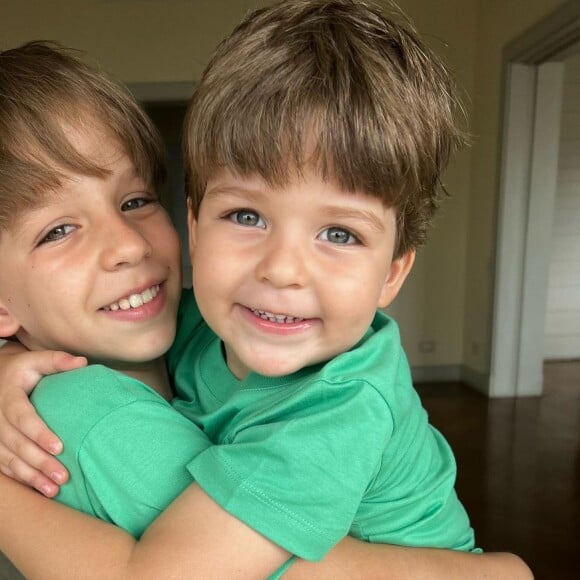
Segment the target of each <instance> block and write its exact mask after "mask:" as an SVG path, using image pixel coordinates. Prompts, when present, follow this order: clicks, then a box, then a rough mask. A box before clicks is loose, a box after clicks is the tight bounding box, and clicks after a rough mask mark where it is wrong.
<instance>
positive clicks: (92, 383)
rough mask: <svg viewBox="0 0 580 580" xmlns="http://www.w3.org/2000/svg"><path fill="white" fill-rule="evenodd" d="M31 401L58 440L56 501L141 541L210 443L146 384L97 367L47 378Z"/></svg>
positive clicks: (189, 478) (175, 495) (190, 478)
mask: <svg viewBox="0 0 580 580" xmlns="http://www.w3.org/2000/svg"><path fill="white" fill-rule="evenodd" d="M31 400H32V402H33V404H34V406H35V407H36V409H37V411H38V413H39V414H40V416H41V417H42V418H43V419H44V420H45V421H46V422H47V423H48V425H50V427H51V429H53V430H54V431H55V432H56V433H58V434H59V436H60V437H61V438H62V440H63V441H64V451H63V453H62V455H61V456H60V457H59V459H60V460H61V461H62V462H63V463H64V465H66V467H67V469H68V470H69V472H70V480H69V482H68V483H67V484H65V485H63V486H61V489H60V492H59V494H58V496H57V499H58V501H60V502H61V503H64V504H66V505H68V506H70V507H73V508H75V509H78V510H81V511H83V512H86V513H88V514H91V515H93V516H96V517H97V518H100V519H102V520H105V521H108V522H111V523H114V524H116V525H118V526H119V527H122V528H124V529H125V530H127V531H128V532H129V533H131V534H132V535H133V536H135V537H137V538H138V537H140V536H141V534H142V533H143V532H144V531H145V529H146V528H147V526H149V525H150V524H151V522H152V521H153V520H154V519H155V518H156V517H157V516H158V515H159V514H160V513H161V512H162V511H163V510H164V509H165V508H166V507H167V506H168V505H169V504H170V503H171V501H173V499H175V498H176V497H177V496H178V495H179V494H180V493H181V492H182V491H183V490H184V489H185V488H186V487H187V486H188V485H189V484H190V483H192V481H193V478H192V476H191V474H190V473H189V471H188V470H187V469H186V465H187V464H188V463H189V462H190V461H191V459H192V458H193V457H195V456H196V455H197V454H198V453H200V452H201V451H203V450H204V449H206V448H207V447H208V446H209V445H210V443H209V441H208V439H207V437H206V436H205V435H204V434H203V433H202V432H201V431H200V429H199V428H198V427H196V426H195V425H194V424H193V423H192V422H191V421H189V420H188V419H186V418H185V417H183V416H182V415H180V414H179V413H178V412H176V411H175V409H173V408H172V406H171V405H170V404H169V403H168V402H167V401H165V400H164V399H163V398H162V397H161V396H160V395H159V394H158V393H156V392H155V391H153V390H152V389H150V388H149V387H148V386H147V385H145V384H143V383H141V382H139V381H137V380H135V379H133V378H131V377H128V376H126V375H124V374H121V373H118V372H116V371H113V370H111V369H109V368H106V367H104V366H101V365H91V366H88V367H86V368H82V369H78V370H75V371H70V372H66V373H60V374H58V375H51V376H48V377H45V378H43V379H42V381H40V383H39V385H38V387H37V388H36V389H35V390H34V391H33V393H32V396H31Z"/></svg>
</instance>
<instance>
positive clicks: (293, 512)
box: [168, 293, 474, 560]
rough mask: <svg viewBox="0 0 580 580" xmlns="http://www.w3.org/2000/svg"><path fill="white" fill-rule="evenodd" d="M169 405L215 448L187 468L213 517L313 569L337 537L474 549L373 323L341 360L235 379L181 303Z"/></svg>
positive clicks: (407, 379)
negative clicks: (239, 524) (215, 512)
mask: <svg viewBox="0 0 580 580" xmlns="http://www.w3.org/2000/svg"><path fill="white" fill-rule="evenodd" d="M168 361H169V368H170V372H171V373H172V374H173V376H174V380H175V384H176V389H177V393H178V399H176V401H174V407H175V408H176V409H178V410H179V411H180V412H181V413H182V414H184V415H185V416H187V417H188V418H189V419H191V420H192V421H193V422H194V423H195V424H197V425H199V426H200V427H201V428H202V429H203V431H204V432H205V433H206V435H207V436H208V437H209V438H210V440H211V441H212V443H213V444H214V445H213V446H211V447H208V448H207V449H206V450H204V451H202V452H201V453H199V455H197V456H196V457H195V458H194V459H192V461H190V462H189V464H188V469H189V471H190V473H191V474H192V476H193V477H194V478H195V480H196V481H197V482H198V483H199V485H200V486H201V487H202V488H203V489H204V490H205V492H206V493H208V494H209V495H210V496H211V497H212V498H213V499H214V500H215V501H216V502H217V503H218V504H220V505H221V506H222V507H223V508H224V509H226V510H227V511H229V512H230V513H232V514H233V515H234V516H235V517H237V518H238V519H240V520H242V521H244V522H245V523H247V524H248V525H249V526H251V527H252V528H254V529H256V530H257V531H258V532H260V533H262V534H263V535H264V536H266V537H268V538H269V539H271V540H272V541H273V542H275V543H277V544H278V545H280V546H282V547H283V548H285V549H286V550H288V551H289V552H290V553H293V554H296V555H297V556H299V557H301V558H305V559H308V560H319V559H321V558H322V557H324V555H325V554H326V553H327V552H328V550H330V549H331V548H332V547H333V546H334V545H335V544H336V543H337V542H338V541H339V540H340V539H342V538H343V537H344V536H345V535H347V534H350V535H352V536H354V537H357V538H360V539H363V540H367V541H370V542H385V543H391V544H400V545H407V546H425V547H427V546H431V547H438V548H453V549H457V550H472V549H473V548H474V536H473V530H472V528H471V527H470V525H469V520H468V517H467V514H466V513H465V510H464V508H463V506H462V505H461V503H460V502H459V500H458V498H457V496H456V494H455V491H454V484H455V476H456V466H455V461H454V458H453V454H452V452H451V449H450V448H449V446H448V444H447V443H446V441H445V440H444V438H443V437H442V435H441V434H440V433H439V432H438V431H437V430H435V429H434V428H433V427H432V426H430V425H429V423H428V420H427V414H426V412H425V410H424V409H423V408H422V406H421V403H420V400H419V397H418V395H417V393H416V392H415V390H414V389H413V386H412V383H411V376H410V371H409V367H408V363H407V360H406V357H405V354H404V352H403V349H402V347H401V343H400V338H399V332H398V328H397V325H396V324H395V322H394V321H393V320H391V319H390V318H389V317H387V316H386V315H384V314H382V313H377V315H376V317H375V319H374V321H373V324H372V326H371V328H369V330H368V332H367V334H366V335H365V337H364V338H363V339H362V340H361V342H360V343H359V344H358V345H357V346H356V347H354V348H353V349H352V350H351V351H349V352H347V353H344V354H341V355H339V356H337V357H336V358H334V359H333V360H331V361H328V362H327V363H325V364H320V365H316V366H312V367H309V368H306V369H302V370H301V371H299V372H297V373H295V374H293V375H291V376H286V377H264V376H260V375H257V374H250V375H249V376H248V377H246V379H244V380H243V381H239V380H238V379H236V378H235V377H234V376H233V375H232V374H231V372H230V371H229V369H228V368H227V365H226V364H225V361H224V355H223V350H222V344H221V341H220V340H219V339H218V338H217V337H216V336H215V335H214V334H213V332H212V331H211V330H210V329H209V328H208V327H207V325H206V324H205V323H204V322H203V321H202V319H201V316H200V314H199V311H198V309H197V306H196V304H195V300H194V298H193V295H192V294H191V293H190V294H189V295H186V296H184V298H183V299H182V303H181V307H180V311H179V321H178V336H177V338H176V341H175V343H174V345H173V347H172V349H171V351H170V353H169V358H168Z"/></svg>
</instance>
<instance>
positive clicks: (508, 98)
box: [489, 0, 580, 397]
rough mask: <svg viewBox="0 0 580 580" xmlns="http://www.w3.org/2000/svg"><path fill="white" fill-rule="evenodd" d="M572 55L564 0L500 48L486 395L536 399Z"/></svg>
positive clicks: (577, 48)
mask: <svg viewBox="0 0 580 580" xmlns="http://www.w3.org/2000/svg"><path fill="white" fill-rule="evenodd" d="M575 52H580V4H579V3H578V2H577V1H576V0H571V1H568V2H566V3H565V4H563V5H562V6H561V7H560V8H559V9H558V10H557V11H556V12H554V13H552V14H551V15H550V16H548V17H547V18H546V19H544V20H543V21H541V22H540V23H538V24H537V25H536V26H534V27H533V28H531V29H530V30H528V31H527V32H525V33H524V34H523V35H522V36H520V37H519V38H517V39H516V40H515V41H513V42H512V43H510V44H509V45H508V46H507V47H506V49H505V51H504V71H505V74H504V95H505V102H504V119H503V126H504V135H503V143H502V161H501V172H500V198H499V210H498V228H497V232H498V235H497V240H498V242H497V247H496V276H495V288H494V308H493V327H492V344H491V364H490V367H491V372H490V385H489V396H490V397H506V396H533V395H541V394H542V382H543V372H542V365H543V359H544V335H545V320H546V303H547V292H548V271H549V263H550V245H551V235H552V223H553V216H554V208H555V199H556V184H557V171H558V149H559V142H560V118H561V107H562V94H563V93H562V90H563V78H564V60H565V59H566V58H567V57H569V56H570V55H571V54H574V53H575Z"/></svg>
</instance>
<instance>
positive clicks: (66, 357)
mask: <svg viewBox="0 0 580 580" xmlns="http://www.w3.org/2000/svg"><path fill="white" fill-rule="evenodd" d="M86 364H87V359H86V358H85V357H83V356H74V355H72V354H69V353H67V352H62V351H52V350H47V351H35V352H27V353H23V354H21V355H19V359H18V364H15V367H16V368H15V370H14V373H15V377H14V382H15V384H18V385H21V386H22V387H23V388H25V389H26V390H27V392H30V391H31V390H32V389H33V388H34V387H35V386H36V383H38V381H39V380H40V379H41V378H42V377H43V376H45V375H52V374H54V373H59V372H62V371H70V370H73V369H76V368H79V367H83V366H86Z"/></svg>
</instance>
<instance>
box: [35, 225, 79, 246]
mask: <svg viewBox="0 0 580 580" xmlns="http://www.w3.org/2000/svg"><path fill="white" fill-rule="evenodd" d="M76 229H77V226H73V225H71V224H63V225H60V226H56V227H55V228H53V229H52V230H50V231H49V232H48V233H47V234H46V235H45V236H44V237H43V238H42V239H41V240H40V242H39V244H38V245H39V246H40V245H41V244H46V243H50V242H56V241H58V240H61V239H62V238H64V237H66V236H68V235H69V234H70V233H71V232H73V231H75V230H76Z"/></svg>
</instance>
